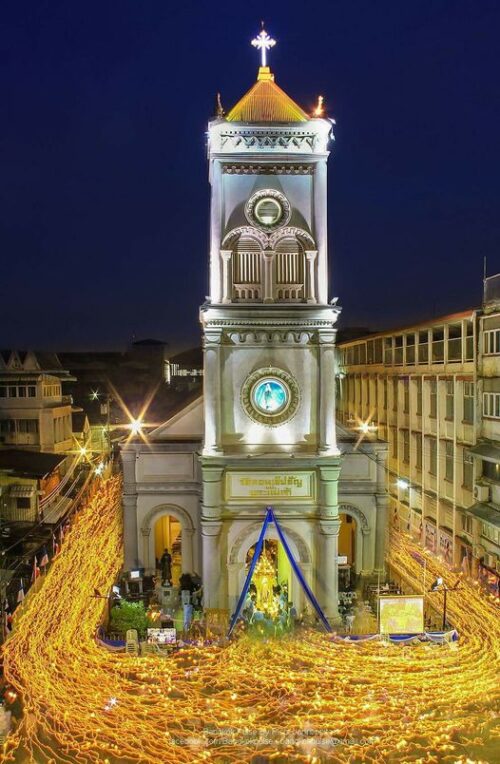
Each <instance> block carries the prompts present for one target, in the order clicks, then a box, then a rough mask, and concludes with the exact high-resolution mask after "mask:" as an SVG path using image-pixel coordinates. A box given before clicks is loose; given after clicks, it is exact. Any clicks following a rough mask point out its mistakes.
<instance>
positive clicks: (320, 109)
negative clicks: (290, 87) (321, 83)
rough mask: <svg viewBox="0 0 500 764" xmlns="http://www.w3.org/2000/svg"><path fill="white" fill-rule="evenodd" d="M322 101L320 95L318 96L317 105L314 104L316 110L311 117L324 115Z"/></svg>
mask: <svg viewBox="0 0 500 764" xmlns="http://www.w3.org/2000/svg"><path fill="white" fill-rule="evenodd" d="M324 101H325V99H324V98H323V96H322V95H319V96H318V103H317V104H316V108H315V109H314V111H313V117H322V116H323V115H324V113H325V107H324Z"/></svg>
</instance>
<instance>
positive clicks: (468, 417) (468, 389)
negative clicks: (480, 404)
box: [463, 382, 474, 424]
mask: <svg viewBox="0 0 500 764" xmlns="http://www.w3.org/2000/svg"><path fill="white" fill-rule="evenodd" d="M463 391H464V414H463V416H464V419H463V421H464V422H466V423H467V424H473V423H474V382H464V387H463Z"/></svg>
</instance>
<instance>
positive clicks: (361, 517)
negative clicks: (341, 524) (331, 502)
mask: <svg viewBox="0 0 500 764" xmlns="http://www.w3.org/2000/svg"><path fill="white" fill-rule="evenodd" d="M340 514H344V515H351V517H354V519H355V520H356V521H357V522H358V523H359V526H360V528H361V530H362V532H363V533H367V532H368V531H369V530H370V526H369V524H368V520H367V519H366V515H365V514H364V512H362V511H361V510H360V509H358V507H355V506H353V505H352V504H339V515H340Z"/></svg>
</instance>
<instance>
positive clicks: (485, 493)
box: [474, 483, 490, 501]
mask: <svg viewBox="0 0 500 764" xmlns="http://www.w3.org/2000/svg"><path fill="white" fill-rule="evenodd" d="M474 498H475V500H476V501H489V500H490V487H489V485H480V484H479V483H476V485H475V486H474Z"/></svg>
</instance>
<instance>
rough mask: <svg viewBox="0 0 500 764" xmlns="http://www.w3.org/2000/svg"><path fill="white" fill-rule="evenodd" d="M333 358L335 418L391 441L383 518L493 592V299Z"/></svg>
mask: <svg viewBox="0 0 500 764" xmlns="http://www.w3.org/2000/svg"><path fill="white" fill-rule="evenodd" d="M491 288H493V287H491ZM497 327H498V328H497ZM338 352H339V366H338V376H337V379H338V388H339V395H338V399H339V405H338V416H339V419H340V420H341V421H342V422H343V423H344V424H345V425H346V426H348V427H350V428H352V429H357V430H360V432H361V434H362V435H363V437H364V438H366V439H367V440H369V439H370V437H373V435H370V433H376V435H377V437H378V438H381V439H384V440H386V441H387V442H388V444H389V461H388V469H387V487H388V492H389V494H390V506H391V509H390V516H391V521H392V522H393V523H395V524H397V525H398V526H400V527H401V528H403V529H406V530H409V531H410V532H411V533H412V534H413V535H414V536H415V537H416V538H418V539H420V540H421V541H422V543H423V544H425V545H426V546H427V547H428V548H429V549H430V550H431V551H432V552H434V553H436V554H438V555H441V556H442V557H443V558H444V559H445V560H446V561H447V562H448V563H449V564H450V565H452V566H456V567H458V566H461V567H462V569H463V570H464V571H470V572H473V573H474V574H475V575H478V576H480V577H481V578H483V579H485V580H486V579H488V583H489V585H490V587H491V588H493V589H495V587H498V572H499V571H500V563H499V560H500V547H499V527H500V301H497V303H496V304H495V303H491V304H489V305H488V302H487V300H485V305H484V309H483V311H480V310H477V311H476V310H469V311H465V312H462V313H457V314H453V315H449V316H444V317H441V318H436V319H434V320H432V321H429V322H425V323H421V324H418V325H415V326H409V327H406V328H403V329H399V330H395V331H390V332H380V333H377V334H371V335H369V336H366V337H362V338H359V339H355V340H351V341H348V342H344V343H341V344H339V346H338ZM363 431H366V434H365V433H364V432H363ZM495 441H497V443H496V444H495Z"/></svg>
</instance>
